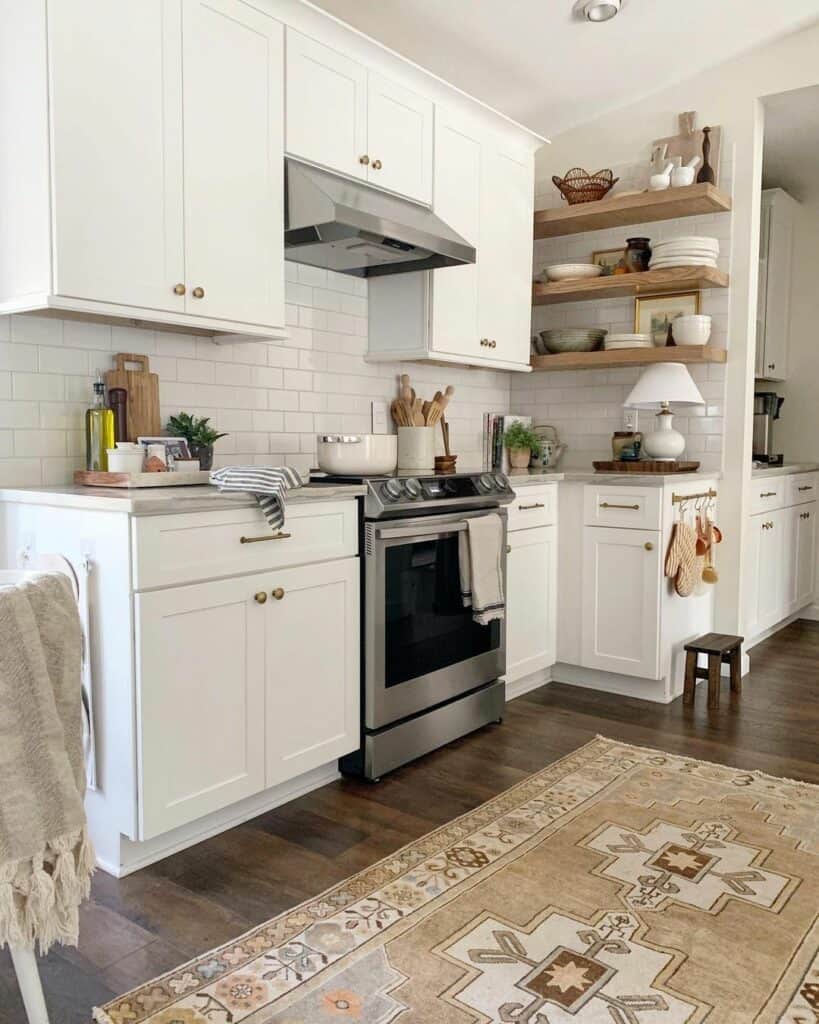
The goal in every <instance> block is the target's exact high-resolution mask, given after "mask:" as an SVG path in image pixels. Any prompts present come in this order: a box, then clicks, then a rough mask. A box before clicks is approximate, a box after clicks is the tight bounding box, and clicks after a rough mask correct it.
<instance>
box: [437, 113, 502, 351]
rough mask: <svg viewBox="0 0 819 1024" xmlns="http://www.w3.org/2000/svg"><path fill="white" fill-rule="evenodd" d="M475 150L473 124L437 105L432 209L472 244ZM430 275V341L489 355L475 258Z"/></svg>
mask: <svg viewBox="0 0 819 1024" xmlns="http://www.w3.org/2000/svg"><path fill="white" fill-rule="evenodd" d="M481 153H482V143H481V137H480V133H479V132H478V130H477V128H470V127H469V126H467V125H465V124H464V122H463V119H462V118H459V117H457V116H453V115H451V114H450V113H449V112H448V111H446V110H443V109H441V108H439V109H438V110H437V111H436V115H435V213H436V214H437V216H439V217H440V218H441V220H443V221H445V222H446V223H447V224H448V225H449V226H450V227H451V228H452V230H453V231H457V232H458V234H459V235H461V236H462V237H463V238H465V239H466V240H467V241H468V242H470V243H471V244H472V245H474V246H475V248H476V249H478V240H479V237H480V229H481ZM480 258H481V256H480V250H478V260H480ZM430 280H431V284H430V291H431V303H430V340H431V345H432V347H433V348H435V349H441V350H446V351H447V352H451V353H453V354H456V355H462V356H465V357H470V356H471V357H474V356H488V355H490V351H489V349H488V348H487V347H486V346H482V345H481V344H480V338H479V335H478V264H471V265H467V266H463V267H445V268H442V269H441V270H434V271H432V272H431V278H430Z"/></svg>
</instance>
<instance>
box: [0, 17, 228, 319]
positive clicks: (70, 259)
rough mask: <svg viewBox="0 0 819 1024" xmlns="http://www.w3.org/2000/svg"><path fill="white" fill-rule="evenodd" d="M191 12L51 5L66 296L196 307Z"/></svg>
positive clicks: (56, 207)
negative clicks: (188, 64)
mask: <svg viewBox="0 0 819 1024" xmlns="http://www.w3.org/2000/svg"><path fill="white" fill-rule="evenodd" d="M179 15H180V9H179V3H178V2H177V0H140V2H139V3H126V2H124V0H83V2H82V3H49V4H48V48H49V62H50V108H51V110H50V112H51V124H52V135H51V150H52V168H51V173H52V195H53V208H52V219H53V231H54V239H53V247H54V257H55V259H54V281H53V289H54V292H55V293H56V294H59V295H62V296H66V297H72V298H81V299H94V300H99V301H102V302H111V303H119V304H122V305H128V306H142V307H146V308H152V309H159V310H171V311H174V312H180V313H181V312H183V311H184V308H185V299H184V297H183V296H181V295H176V294H175V293H174V287H175V286H176V285H178V284H182V283H183V282H184V280H185V265H184V253H183V239H184V232H183V197H182V95H181V93H182V35H181V32H182V29H181V23H180V16H179ZM43 130H45V127H44V129H43ZM6 144H9V145H11V144H12V140H6ZM211 155H212V154H211Z"/></svg>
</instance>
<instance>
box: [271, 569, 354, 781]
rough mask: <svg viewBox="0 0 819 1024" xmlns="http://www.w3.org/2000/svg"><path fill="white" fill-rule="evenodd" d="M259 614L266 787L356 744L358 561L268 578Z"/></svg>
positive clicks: (302, 771)
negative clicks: (270, 584)
mask: <svg viewBox="0 0 819 1024" xmlns="http://www.w3.org/2000/svg"><path fill="white" fill-rule="evenodd" d="M271 579H272V581H273V587H272V589H271V590H270V594H271V598H272V600H271V601H269V602H268V607H267V608H266V611H267V614H266V615H265V617H264V618H265V632H266V645H265V662H266V672H265V687H266V711H265V716H266V720H267V757H266V761H267V765H266V776H265V784H266V785H267V786H275V785H276V784H277V783H280V782H284V781H285V780H287V779H292V778H293V777H294V776H296V775H301V774H302V773H304V772H306V771H309V770H310V769H311V768H317V767H318V766H319V765H322V764H327V762H328V761H332V760H333V759H334V758H337V757H341V755H342V754H348V753H349V752H350V751H351V750H355V748H356V747H357V746H358V743H359V724H360V721H359V720H360V712H359V644H360V636H359V627H358V622H359V564H358V560H357V559H355V558H346V559H343V560H342V561H338V562H323V563H320V564H318V565H310V566H303V567H301V568H298V569H286V570H283V571H282V572H280V573H276V574H275V575H273V576H271Z"/></svg>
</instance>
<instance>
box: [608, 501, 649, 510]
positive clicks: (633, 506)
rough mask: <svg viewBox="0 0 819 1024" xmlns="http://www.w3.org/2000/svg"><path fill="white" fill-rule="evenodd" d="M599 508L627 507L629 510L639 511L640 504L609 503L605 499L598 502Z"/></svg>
mask: <svg viewBox="0 0 819 1024" xmlns="http://www.w3.org/2000/svg"><path fill="white" fill-rule="evenodd" d="M600 508H624V509H627V510H628V511H629V512H639V511H640V506H639V505H610V504H609V503H608V502H607V501H603V502H601V503H600Z"/></svg>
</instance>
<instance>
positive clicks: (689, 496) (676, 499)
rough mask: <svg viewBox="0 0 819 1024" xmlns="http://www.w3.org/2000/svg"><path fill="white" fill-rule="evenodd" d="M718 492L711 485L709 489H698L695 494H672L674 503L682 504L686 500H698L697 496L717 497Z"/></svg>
mask: <svg viewBox="0 0 819 1024" xmlns="http://www.w3.org/2000/svg"><path fill="white" fill-rule="evenodd" d="M716 496H717V492H716V491H715V490H714V488H713V487H709V488H708V490H707V491H697V492H696V493H694V494H673V493H672V495H671V503H672V505H681V504H682V503H683V502H685V501H696V500H697V498H716Z"/></svg>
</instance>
